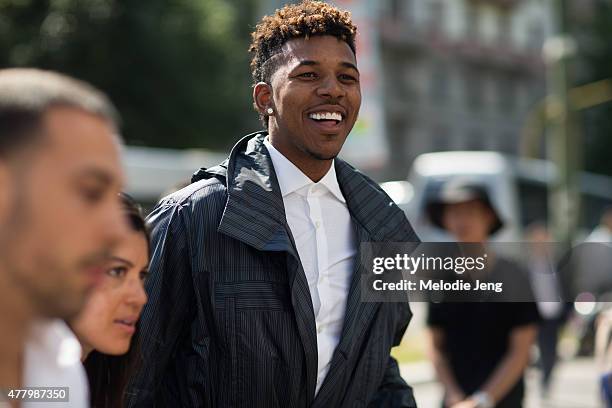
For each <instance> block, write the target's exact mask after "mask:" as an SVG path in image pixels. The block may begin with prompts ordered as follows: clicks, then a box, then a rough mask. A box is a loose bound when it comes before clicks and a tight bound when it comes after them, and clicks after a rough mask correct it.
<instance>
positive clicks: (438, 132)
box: [429, 126, 451, 152]
mask: <svg viewBox="0 0 612 408" xmlns="http://www.w3.org/2000/svg"><path fill="white" fill-rule="evenodd" d="M431 132H432V134H431V145H430V146H429V151H431V152H443V151H446V150H451V149H450V147H451V144H450V141H451V139H450V137H451V136H450V134H449V131H448V128H447V127H446V126H434V127H433V128H432V130H431Z"/></svg>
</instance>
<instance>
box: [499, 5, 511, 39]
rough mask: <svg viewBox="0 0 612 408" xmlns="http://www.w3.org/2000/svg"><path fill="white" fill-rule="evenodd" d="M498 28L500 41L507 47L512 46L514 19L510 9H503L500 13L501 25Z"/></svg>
mask: <svg viewBox="0 0 612 408" xmlns="http://www.w3.org/2000/svg"><path fill="white" fill-rule="evenodd" d="M497 29H498V39H499V43H500V44H502V45H504V46H506V47H508V46H510V45H511V44H510V43H511V41H512V20H511V15H510V13H509V12H508V11H505V10H502V11H501V12H500V13H499V26H498V28H497Z"/></svg>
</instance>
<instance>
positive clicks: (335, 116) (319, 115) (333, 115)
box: [308, 112, 342, 122]
mask: <svg viewBox="0 0 612 408" xmlns="http://www.w3.org/2000/svg"><path fill="white" fill-rule="evenodd" d="M308 117H309V118H311V119H314V120H337V121H338V122H340V121H341V120H342V115H340V114H339V113H338V112H316V113H311V114H310V115H308Z"/></svg>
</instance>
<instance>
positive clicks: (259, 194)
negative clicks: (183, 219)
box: [208, 133, 317, 403]
mask: <svg viewBox="0 0 612 408" xmlns="http://www.w3.org/2000/svg"><path fill="white" fill-rule="evenodd" d="M265 136H266V133H259V134H254V135H253V134H251V135H248V136H246V137H244V138H243V139H242V140H241V141H239V142H238V143H237V144H236V146H235V147H234V148H233V149H232V153H231V154H230V157H229V160H228V163H227V171H226V173H227V178H226V183H227V184H226V186H227V194H228V199H227V204H226V207H225V211H224V213H223V216H222V218H221V222H220V223H219V227H218V231H219V232H220V233H222V234H225V235H227V236H230V237H232V238H234V239H236V240H238V241H241V242H243V243H245V244H247V245H250V246H252V247H254V248H255V249H257V250H259V251H275V252H276V251H278V252H280V251H283V252H286V253H287V254H288V255H287V272H288V282H289V287H290V290H291V301H292V304H293V310H294V313H295V319H296V323H297V327H298V330H299V335H300V340H301V342H302V346H303V348H304V353H305V362H306V382H307V384H306V388H307V395H309V396H310V397H311V398H312V397H313V396H314V390H315V386H316V378H317V338H316V326H315V316H314V311H313V306H312V300H311V297H310V289H309V288H308V281H307V279H306V274H305V273H304V270H303V268H302V265H301V262H300V259H299V255H298V253H297V250H296V246H295V242H294V240H293V236H292V235H291V232H290V229H289V226H288V224H287V221H286V215H285V208H284V204H283V199H282V196H281V193H280V188H279V185H278V180H277V178H276V174H275V172H274V168H273V165H272V160H271V159H270V155H269V153H268V151H267V149H266V148H265V145H264V144H263V140H264V138H265ZM208 173H209V174H214V175H217V176H218V175H221V174H223V173H224V170H223V169H219V168H217V169H210V170H208ZM309 403H310V401H309Z"/></svg>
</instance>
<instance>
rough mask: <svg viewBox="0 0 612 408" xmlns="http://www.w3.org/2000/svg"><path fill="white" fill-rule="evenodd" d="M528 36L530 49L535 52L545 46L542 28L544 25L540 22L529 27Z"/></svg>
mask: <svg viewBox="0 0 612 408" xmlns="http://www.w3.org/2000/svg"><path fill="white" fill-rule="evenodd" d="M528 36H529V37H528V38H529V39H528V42H529V45H528V46H529V48H531V49H532V50H534V51H539V50H541V49H542V45H543V44H544V27H542V23H541V22H538V21H534V22H532V23H531V24H530V26H529V31H528Z"/></svg>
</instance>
